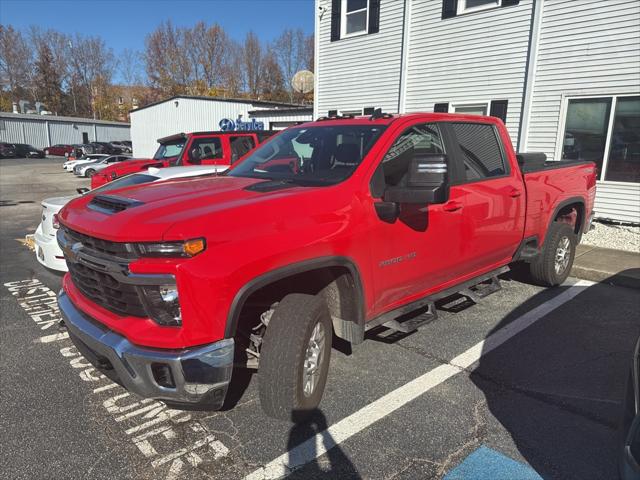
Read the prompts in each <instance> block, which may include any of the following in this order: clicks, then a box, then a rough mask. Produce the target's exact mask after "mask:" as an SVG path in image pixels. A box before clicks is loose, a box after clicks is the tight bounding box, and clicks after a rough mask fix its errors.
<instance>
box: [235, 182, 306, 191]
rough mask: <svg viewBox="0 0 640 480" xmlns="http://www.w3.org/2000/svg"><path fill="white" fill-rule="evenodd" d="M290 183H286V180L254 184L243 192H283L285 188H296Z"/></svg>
mask: <svg viewBox="0 0 640 480" xmlns="http://www.w3.org/2000/svg"><path fill="white" fill-rule="evenodd" d="M297 186H298V185H295V184H293V183H291V182H287V181H286V180H267V181H266V182H260V183H254V184H253V185H249V186H248V187H245V188H244V189H245V190H248V191H250V192H263V193H266V192H275V191H276V190H284V189H285V188H293V187H297Z"/></svg>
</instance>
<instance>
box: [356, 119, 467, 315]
mask: <svg viewBox="0 0 640 480" xmlns="http://www.w3.org/2000/svg"><path fill="white" fill-rule="evenodd" d="M446 150H447V149H446V147H445V143H444V142H443V136H442V130H441V128H440V126H439V124H437V123H418V124H414V125H413V126H411V127H409V128H407V129H405V130H404V131H403V132H402V133H401V134H400V135H398V137H397V138H396V140H395V141H394V143H393V144H392V145H391V147H390V148H389V150H388V151H387V152H386V154H385V155H384V157H383V158H382V161H381V164H380V165H379V166H378V170H376V173H375V174H374V180H373V181H372V199H371V205H370V208H371V209H372V210H373V213H372V214H371V218H373V219H374V220H373V225H372V227H371V236H370V238H371V240H370V242H371V254H372V268H373V269H374V275H373V279H374V280H373V281H374V289H375V303H374V305H373V309H372V310H373V311H371V312H369V315H370V316H376V315H378V314H380V313H383V312H386V311H389V310H392V309H394V308H396V307H398V306H400V305H402V304H404V303H407V302H411V301H413V300H417V299H419V298H420V297H422V296H424V295H426V294H428V293H430V292H431V291H433V290H434V289H436V288H437V287H441V286H443V285H445V284H448V283H453V282H455V280H456V279H457V278H458V277H459V276H461V275H462V273H463V271H464V266H463V265H462V262H461V253H462V242H461V239H462V238H463V231H462V212H463V209H462V208H460V207H461V206H462V205H463V202H464V193H463V192H462V191H461V190H460V189H458V188H456V187H453V188H451V190H450V196H449V201H448V202H447V203H445V204H442V205H410V204H402V205H401V206H400V215H399V218H398V219H397V220H396V221H394V222H387V221H384V220H382V219H380V218H379V217H378V213H377V212H376V211H375V203H377V202H379V201H380V199H379V197H380V196H381V194H382V192H381V191H376V190H379V187H373V185H374V184H378V181H376V180H375V177H376V176H379V175H381V173H382V174H383V175H384V183H385V186H386V187H389V186H398V185H403V182H405V181H406V176H407V174H408V170H409V164H410V162H411V159H412V158H413V156H414V155H415V154H429V153H432V154H448V152H447V151H446ZM381 171H382V172H381ZM378 178H380V177H378ZM376 197H378V198H376Z"/></svg>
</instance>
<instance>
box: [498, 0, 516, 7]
mask: <svg viewBox="0 0 640 480" xmlns="http://www.w3.org/2000/svg"><path fill="white" fill-rule="evenodd" d="M519 3H520V0H502V5H501V6H502V7H512V6H513V5H518V4H519Z"/></svg>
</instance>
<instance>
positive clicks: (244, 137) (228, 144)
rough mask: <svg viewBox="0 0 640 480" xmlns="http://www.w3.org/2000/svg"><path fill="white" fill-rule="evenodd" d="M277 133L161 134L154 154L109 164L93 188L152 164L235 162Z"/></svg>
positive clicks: (94, 181)
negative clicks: (148, 156)
mask: <svg viewBox="0 0 640 480" xmlns="http://www.w3.org/2000/svg"><path fill="white" fill-rule="evenodd" d="M274 133H275V132H274V131H271V130H256V131H230V132H193V133H179V134H177V135H171V136H169V137H164V138H160V139H158V143H159V144H160V146H159V147H158V150H157V151H156V153H155V154H154V155H153V158H146V159H135V160H129V161H127V162H123V163H121V164H119V165H113V166H111V167H108V168H105V169H104V170H102V172H100V173H99V174H97V175H94V176H93V177H91V188H97V187H99V186H101V185H104V184H105V183H107V182H110V181H111V180H114V179H116V178H119V177H122V176H124V175H129V174H130V173H136V172H141V171H143V170H146V169H148V168H149V167H156V168H163V167H169V166H188V165H231V164H232V163H234V162H235V161H237V160H238V159H240V158H241V157H243V156H244V155H246V154H247V153H248V152H250V151H251V150H253V149H254V148H255V147H256V145H258V144H260V143H262V142H264V141H265V139H267V138H269V137H270V136H271V135H273V134H274Z"/></svg>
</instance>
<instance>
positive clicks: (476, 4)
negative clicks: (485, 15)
mask: <svg viewBox="0 0 640 480" xmlns="http://www.w3.org/2000/svg"><path fill="white" fill-rule="evenodd" d="M500 3H501V0H458V15H462V14H463V13H471V12H477V11H478V10H486V9H488V8H495V7H499V6H500Z"/></svg>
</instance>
